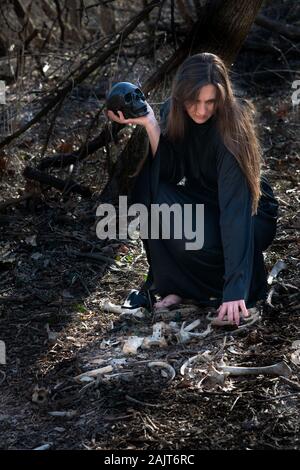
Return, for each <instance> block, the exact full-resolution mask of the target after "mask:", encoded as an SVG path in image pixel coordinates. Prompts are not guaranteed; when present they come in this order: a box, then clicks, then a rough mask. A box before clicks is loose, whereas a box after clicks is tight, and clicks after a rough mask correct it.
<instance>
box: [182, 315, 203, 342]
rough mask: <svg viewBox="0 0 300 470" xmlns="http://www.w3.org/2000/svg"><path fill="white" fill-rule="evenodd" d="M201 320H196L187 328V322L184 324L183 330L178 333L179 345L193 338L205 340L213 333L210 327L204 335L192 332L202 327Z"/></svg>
mask: <svg viewBox="0 0 300 470" xmlns="http://www.w3.org/2000/svg"><path fill="white" fill-rule="evenodd" d="M200 323H201V322H200V320H199V319H198V320H195V321H194V322H193V323H191V324H190V325H188V326H185V324H186V322H183V323H182V327H181V330H180V331H179V333H177V335H176V337H177V340H178V342H179V343H187V342H188V341H190V340H191V339H192V338H205V337H206V336H207V335H209V333H210V332H211V326H210V325H208V327H207V329H206V330H205V331H203V332H202V333H192V332H191V330H193V329H194V328H196V327H197V326H198V325H200Z"/></svg>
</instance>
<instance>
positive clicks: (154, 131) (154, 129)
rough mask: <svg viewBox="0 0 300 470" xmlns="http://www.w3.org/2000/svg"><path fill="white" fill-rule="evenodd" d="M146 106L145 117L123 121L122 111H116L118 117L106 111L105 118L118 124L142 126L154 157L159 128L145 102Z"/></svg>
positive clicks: (151, 110)
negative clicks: (146, 112)
mask: <svg viewBox="0 0 300 470" xmlns="http://www.w3.org/2000/svg"><path fill="white" fill-rule="evenodd" d="M146 104H147V108H148V114H147V115H146V116H142V117H138V118H130V119H125V118H124V115H123V113H122V111H118V114H119V117H118V116H116V114H115V113H113V112H112V111H107V116H108V117H109V119H111V120H112V121H115V122H118V123H119V124H138V125H140V126H144V127H145V129H146V132H147V134H148V137H149V142H150V146H151V150H152V155H153V157H155V155H156V151H157V147H158V143H159V138H160V127H159V124H158V122H157V120H156V118H155V115H154V112H153V109H152V108H151V106H150V105H149V103H147V102H146Z"/></svg>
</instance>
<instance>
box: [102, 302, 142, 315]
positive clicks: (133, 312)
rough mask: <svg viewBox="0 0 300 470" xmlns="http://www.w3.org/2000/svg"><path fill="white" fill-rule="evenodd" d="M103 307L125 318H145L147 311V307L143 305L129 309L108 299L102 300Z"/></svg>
mask: <svg viewBox="0 0 300 470" xmlns="http://www.w3.org/2000/svg"><path fill="white" fill-rule="evenodd" d="M101 308H102V309H103V310H105V311H106V312H111V313H117V314H119V315H120V316H121V317H124V318H144V317H145V312H146V309H145V308H143V307H138V308H132V309H127V308H122V307H121V306H120V305H115V304H113V303H111V302H108V301H104V302H102V304H101Z"/></svg>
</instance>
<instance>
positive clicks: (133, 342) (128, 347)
mask: <svg viewBox="0 0 300 470" xmlns="http://www.w3.org/2000/svg"><path fill="white" fill-rule="evenodd" d="M144 339H145V338H141V337H139V336H130V337H129V338H128V340H127V341H126V342H125V344H124V346H123V353H124V354H137V350H138V348H139V347H140V346H141V345H142V343H143V341H144Z"/></svg>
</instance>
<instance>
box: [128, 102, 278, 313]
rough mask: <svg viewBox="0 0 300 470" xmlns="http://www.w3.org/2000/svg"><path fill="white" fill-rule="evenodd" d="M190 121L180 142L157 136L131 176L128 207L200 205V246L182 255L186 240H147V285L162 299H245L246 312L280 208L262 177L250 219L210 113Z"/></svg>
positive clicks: (212, 302)
mask: <svg viewBox="0 0 300 470" xmlns="http://www.w3.org/2000/svg"><path fill="white" fill-rule="evenodd" d="M168 110H169V101H167V102H166V103H165V104H164V105H163V106H162V109H161V119H162V127H163V126H164V123H165V119H166V116H167V113H168ZM187 121H188V129H187V132H186V134H185V137H184V139H183V140H182V141H181V142H180V143H177V144H176V145H175V144H173V143H171V142H170V140H169V139H168V138H167V137H166V136H165V135H164V134H163V133H162V134H161V136H160V140H159V144H158V148H157V152H156V154H155V156H154V158H153V155H152V152H151V151H149V154H148V157H147V160H146V162H145V164H144V166H143V168H142V170H141V172H140V173H139V175H138V176H137V177H136V180H135V185H134V189H133V192H132V202H134V203H136V202H139V203H143V204H145V205H146V206H147V207H148V208H149V209H150V204H151V203H156V204H162V203H167V204H168V205H172V204H174V203H179V204H193V205H194V207H195V204H204V245H203V247H202V248H201V249H199V250H186V242H187V240H186V239H184V237H182V239H180V240H178V239H174V238H172V235H171V239H169V240H165V239H158V240H153V239H147V240H146V239H144V240H143V242H144V245H145V249H146V253H147V258H148V263H149V265H150V269H149V273H148V279H147V282H146V284H145V286H144V287H147V288H151V290H152V291H153V292H154V293H158V294H160V295H161V296H162V297H164V296H166V295H168V294H177V295H180V296H181V297H183V298H186V299H187V298H188V299H193V300H195V301H196V302H197V303H199V304H202V305H209V306H219V305H220V304H221V303H222V302H228V301H233V300H240V299H244V300H245V302H246V306H247V307H248V308H250V307H253V306H254V305H255V303H256V301H257V300H261V299H265V297H266V292H267V282H266V269H265V265H264V258H263V253H262V252H263V251H264V250H266V249H267V247H268V246H269V245H270V244H271V242H272V240H273V239H274V236H275V233H276V222H277V210H278V203H277V201H276V199H275V198H274V194H273V191H272V189H271V187H270V185H269V183H268V181H267V179H266V178H265V177H264V176H262V177H261V190H262V196H261V198H260V202H259V207H258V211H257V214H256V215H254V216H252V215H251V201H252V197H251V192H250V189H249V187H248V184H247V181H246V178H245V175H244V173H243V172H242V170H241V168H240V166H239V164H238V162H237V160H236V158H235V157H234V156H233V154H232V153H231V152H230V151H229V150H228V149H227V148H226V147H225V145H224V144H223V142H222V139H221V137H220V134H219V132H218V130H217V127H216V121H215V116H212V117H211V118H210V119H209V120H208V121H206V122H205V123H204V124H196V123H195V122H194V121H193V120H192V119H191V118H189V117H187ZM179 183H180V184H179ZM193 216H194V213H193ZM162 224H163V221H162ZM194 227H195V225H194ZM171 234H172V229H171ZM188 241H190V240H188Z"/></svg>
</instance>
